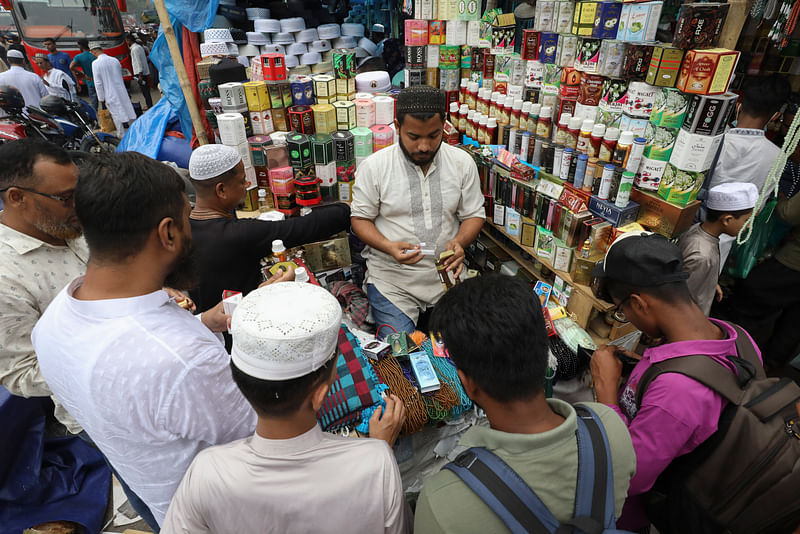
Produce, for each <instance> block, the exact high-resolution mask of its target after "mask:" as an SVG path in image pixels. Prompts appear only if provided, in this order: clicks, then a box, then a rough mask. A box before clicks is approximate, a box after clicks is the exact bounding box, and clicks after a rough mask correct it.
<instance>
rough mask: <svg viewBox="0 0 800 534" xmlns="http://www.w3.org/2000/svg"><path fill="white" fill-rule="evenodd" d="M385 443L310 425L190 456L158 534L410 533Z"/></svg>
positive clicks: (400, 488)
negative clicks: (289, 434)
mask: <svg viewBox="0 0 800 534" xmlns="http://www.w3.org/2000/svg"><path fill="white" fill-rule="evenodd" d="M408 512H409V511H408V510H407V506H406V503H405V499H404V497H403V486H402V482H401V480H400V472H399V470H398V468H397V464H396V463H395V459H394V455H393V454H392V451H391V449H390V448H389V446H388V445H387V444H386V443H385V442H383V441H380V440H376V439H369V438H366V439H364V438H343V437H341V436H334V435H332V434H328V433H326V432H322V430H320V428H319V426H315V427H314V428H312V429H311V430H309V431H308V432H306V433H305V434H301V435H300V436H297V437H294V438H291V439H283V440H273V439H265V438H262V437H260V436H258V435H254V436H251V437H249V438H247V439H243V440H241V441H237V442H234V443H229V444H227V445H222V446H220V447H212V448H209V449H206V450H205V451H203V452H201V453H200V454H198V455H197V458H195V460H194V462H192V465H191V467H190V468H189V471H187V473H186V476H185V477H184V479H183V482H181V485H180V487H179V488H178V491H176V492H175V498H174V499H173V500H172V504H171V505H170V507H169V512H168V513H167V517H166V519H165V520H164V524H163V526H162V529H161V532H162V533H163V534H178V533H180V534H203V533H215V534H226V533H230V534H239V533H243V532H259V533H275V534H283V533H288V532H291V533H292V534H298V533H309V534H318V533H320V532H353V533H356V532H364V533H369V534H375V533H378V532H386V533H401V532H410V530H411V528H410V527H411V525H410V521H409V513H408Z"/></svg>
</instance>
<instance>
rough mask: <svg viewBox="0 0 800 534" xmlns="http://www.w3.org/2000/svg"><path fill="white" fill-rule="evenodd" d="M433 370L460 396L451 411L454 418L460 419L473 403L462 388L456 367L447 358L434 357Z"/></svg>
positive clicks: (432, 360) (432, 359)
mask: <svg viewBox="0 0 800 534" xmlns="http://www.w3.org/2000/svg"><path fill="white" fill-rule="evenodd" d="M431 363H432V364H433V368H434V369H436V375H437V376H438V377H439V379H440V380H441V381H443V382H446V383H447V384H448V385H449V386H450V387H451V388H452V390H453V391H454V392H455V393H456V394H457V395H458V402H457V403H456V405H455V406H453V408H452V410H450V414H451V415H452V416H453V417H458V416H459V415H461V414H462V413H464V412H466V411H467V410H469V409H470V407H471V406H472V401H471V400H470V398H469V397H467V392H466V391H464V388H463V387H462V386H461V380H460V379H459V378H458V374H457V373H456V366H455V365H453V363H452V362H451V361H450V360H448V359H447V358H440V357H437V356H433V357H432V358H431Z"/></svg>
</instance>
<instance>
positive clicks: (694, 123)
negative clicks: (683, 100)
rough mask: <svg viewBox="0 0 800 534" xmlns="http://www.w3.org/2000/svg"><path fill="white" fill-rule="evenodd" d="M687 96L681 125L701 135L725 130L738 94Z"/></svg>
mask: <svg viewBox="0 0 800 534" xmlns="http://www.w3.org/2000/svg"><path fill="white" fill-rule="evenodd" d="M687 96H688V98H689V103H688V105H687V111H686V116H685V118H684V121H683V126H682V127H683V128H684V129H685V130H686V131H688V132H690V133H698V134H702V135H717V134H721V133H724V132H725V128H726V126H727V125H728V122H729V120H730V119H731V117H732V116H733V114H734V113H735V112H736V102H737V100H738V98H739V97H738V95H736V94H735V93H725V94H724V95H720V96H705V95H687Z"/></svg>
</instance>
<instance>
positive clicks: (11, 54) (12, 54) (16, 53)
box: [6, 50, 25, 59]
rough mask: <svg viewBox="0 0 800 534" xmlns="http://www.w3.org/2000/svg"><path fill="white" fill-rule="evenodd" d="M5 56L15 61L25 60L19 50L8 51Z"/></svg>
mask: <svg viewBox="0 0 800 534" xmlns="http://www.w3.org/2000/svg"><path fill="white" fill-rule="evenodd" d="M6 56H7V57H13V58H15V59H25V54H23V53H22V52H20V51H19V50H9V51H8V53H7V54H6Z"/></svg>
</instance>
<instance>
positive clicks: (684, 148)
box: [669, 129, 724, 171]
mask: <svg viewBox="0 0 800 534" xmlns="http://www.w3.org/2000/svg"><path fill="white" fill-rule="evenodd" d="M723 137H724V134H720V135H716V136H709V135H700V134H693V133H689V132H688V131H687V130H684V129H681V130H680V132H679V133H678V138H677V140H676V141H675V149H674V150H673V151H672V155H671V156H670V158H669V162H670V163H672V164H673V165H674V166H675V167H677V168H678V169H683V170H686V171H707V170H709V169H710V168H711V165H712V164H713V163H714V158H715V157H716V155H717V151H718V150H719V147H720V145H721V144H722V138H723Z"/></svg>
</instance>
